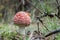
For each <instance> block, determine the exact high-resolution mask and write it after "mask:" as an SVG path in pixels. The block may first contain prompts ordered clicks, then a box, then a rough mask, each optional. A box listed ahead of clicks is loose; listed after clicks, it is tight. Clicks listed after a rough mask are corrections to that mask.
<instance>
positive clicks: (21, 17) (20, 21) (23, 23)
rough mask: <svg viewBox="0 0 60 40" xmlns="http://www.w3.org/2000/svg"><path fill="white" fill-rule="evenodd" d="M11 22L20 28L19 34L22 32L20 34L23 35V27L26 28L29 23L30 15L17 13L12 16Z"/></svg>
mask: <svg viewBox="0 0 60 40" xmlns="http://www.w3.org/2000/svg"><path fill="white" fill-rule="evenodd" d="M13 21H14V24H15V25H18V26H19V27H20V29H19V30H20V32H21V31H23V33H22V34H25V33H24V31H25V30H24V29H25V27H28V26H29V25H30V23H31V19H30V14H29V13H28V12H24V11H20V12H17V13H16V15H15V16H14V19H13Z"/></svg>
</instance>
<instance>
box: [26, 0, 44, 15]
mask: <svg viewBox="0 0 60 40" xmlns="http://www.w3.org/2000/svg"><path fill="white" fill-rule="evenodd" d="M27 1H28V0H27ZM28 2H29V3H30V4H31V6H33V7H34V8H36V9H37V10H38V11H39V12H40V13H41V14H43V13H42V12H41V10H39V9H38V8H37V7H35V5H33V4H32V3H31V2H30V1H28Z"/></svg>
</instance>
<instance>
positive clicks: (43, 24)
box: [39, 17, 49, 31]
mask: <svg viewBox="0 0 60 40" xmlns="http://www.w3.org/2000/svg"><path fill="white" fill-rule="evenodd" d="M40 18H41V17H40ZM40 18H39V21H40V22H41V24H42V25H43V26H44V27H45V28H46V29H47V30H48V28H47V27H46V26H45V25H44V24H43V22H42V20H40ZM48 31H49V30H48Z"/></svg>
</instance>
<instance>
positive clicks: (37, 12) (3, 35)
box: [0, 0, 60, 40]
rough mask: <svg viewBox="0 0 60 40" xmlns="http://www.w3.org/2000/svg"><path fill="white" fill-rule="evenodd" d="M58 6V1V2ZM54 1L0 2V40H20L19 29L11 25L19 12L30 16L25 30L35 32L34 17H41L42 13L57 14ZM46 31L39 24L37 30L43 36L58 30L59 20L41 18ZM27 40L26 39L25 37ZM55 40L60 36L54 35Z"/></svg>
mask: <svg viewBox="0 0 60 40" xmlns="http://www.w3.org/2000/svg"><path fill="white" fill-rule="evenodd" d="M58 3H59V4H60V0H58ZM57 6H58V5H57V2H56V0H0V40H22V38H21V35H20V34H19V33H18V32H17V31H19V30H18V29H19V27H18V26H15V25H14V24H13V17H14V15H15V14H16V13H17V12H19V11H27V12H29V13H30V14H31V16H30V17H31V21H32V23H31V25H30V26H29V27H27V28H26V30H27V32H28V31H30V32H32V31H34V30H37V24H36V18H35V17H36V16H42V15H43V14H44V12H48V14H49V13H54V14H57V13H58V9H57ZM41 20H43V23H44V25H45V26H46V27H47V28H48V29H49V31H47V29H46V28H45V27H44V26H43V25H42V24H41V23H40V24H39V25H40V26H39V29H40V30H41V32H42V33H43V34H44V35H45V34H47V33H48V32H50V31H52V30H56V29H58V28H60V19H58V18H57V17H56V16H54V17H53V18H50V17H48V16H47V17H44V18H41ZM27 40H29V39H28V37H27ZM56 40H60V34H59V33H58V34H57V35H56Z"/></svg>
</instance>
